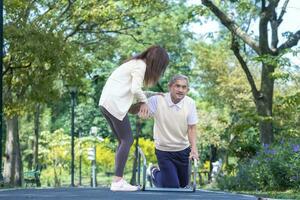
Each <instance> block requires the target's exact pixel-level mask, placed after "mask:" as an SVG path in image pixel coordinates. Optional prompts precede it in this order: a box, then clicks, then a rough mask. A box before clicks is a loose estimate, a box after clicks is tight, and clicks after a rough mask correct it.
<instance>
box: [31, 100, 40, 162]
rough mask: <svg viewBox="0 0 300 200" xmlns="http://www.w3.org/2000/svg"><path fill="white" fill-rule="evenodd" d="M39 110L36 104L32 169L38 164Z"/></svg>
mask: <svg viewBox="0 0 300 200" xmlns="http://www.w3.org/2000/svg"><path fill="white" fill-rule="evenodd" d="M40 108H41V106H40V104H37V105H36V107H35V109H36V110H35V114H34V142H33V167H37V165H38V162H39V160H38V159H39V132H40V126H39V125H40Z"/></svg>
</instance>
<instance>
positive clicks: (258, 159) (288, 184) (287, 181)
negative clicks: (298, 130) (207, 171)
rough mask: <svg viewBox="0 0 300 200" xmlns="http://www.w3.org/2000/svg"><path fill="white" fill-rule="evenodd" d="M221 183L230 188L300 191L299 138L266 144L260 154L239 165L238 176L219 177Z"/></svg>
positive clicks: (224, 187) (225, 187) (221, 186)
mask: <svg viewBox="0 0 300 200" xmlns="http://www.w3.org/2000/svg"><path fill="white" fill-rule="evenodd" d="M218 186H219V187H220V188H221V189H229V190H260V191H268V190H287V189H296V190H299V189H300V141H299V139H298V140H296V139H295V140H289V141H281V142H280V143H278V144H274V145H270V146H269V145H265V146H263V147H262V148H261V150H260V151H259V152H258V153H257V154H256V156H254V157H253V158H251V159H249V160H247V161H244V162H241V163H239V164H238V169H237V173H236V175H235V176H223V177H219V178H218Z"/></svg>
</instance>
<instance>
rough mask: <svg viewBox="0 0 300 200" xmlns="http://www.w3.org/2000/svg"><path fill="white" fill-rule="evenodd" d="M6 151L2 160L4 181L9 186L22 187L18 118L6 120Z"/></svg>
mask: <svg viewBox="0 0 300 200" xmlns="http://www.w3.org/2000/svg"><path fill="white" fill-rule="evenodd" d="M6 121H7V137H6V151H5V160H4V171H3V175H4V181H5V183H7V184H9V185H10V186H22V174H23V167H22V159H21V153H20V142H19V124H18V123H19V122H18V117H17V116H13V117H12V118H8V119H7V120H6Z"/></svg>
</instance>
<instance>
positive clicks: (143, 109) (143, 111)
mask: <svg viewBox="0 0 300 200" xmlns="http://www.w3.org/2000/svg"><path fill="white" fill-rule="evenodd" d="M138 116H139V117H140V118H142V119H147V118H148V117H149V107H148V105H147V104H146V103H142V104H141V106H140V111H139V113H138Z"/></svg>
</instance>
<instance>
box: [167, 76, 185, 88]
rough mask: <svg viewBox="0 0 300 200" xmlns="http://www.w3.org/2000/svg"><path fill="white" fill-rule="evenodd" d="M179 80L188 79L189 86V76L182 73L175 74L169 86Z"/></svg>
mask: <svg viewBox="0 0 300 200" xmlns="http://www.w3.org/2000/svg"><path fill="white" fill-rule="evenodd" d="M177 80H186V82H187V86H189V78H188V77H187V76H185V75H182V74H176V75H175V76H173V77H172V78H171V80H170V81H169V86H171V85H173V84H174V83H175V82H176V81H177Z"/></svg>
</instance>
